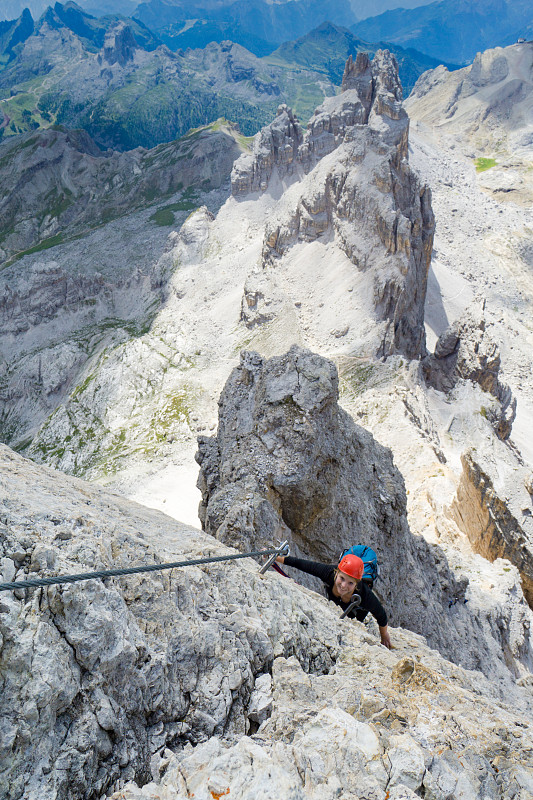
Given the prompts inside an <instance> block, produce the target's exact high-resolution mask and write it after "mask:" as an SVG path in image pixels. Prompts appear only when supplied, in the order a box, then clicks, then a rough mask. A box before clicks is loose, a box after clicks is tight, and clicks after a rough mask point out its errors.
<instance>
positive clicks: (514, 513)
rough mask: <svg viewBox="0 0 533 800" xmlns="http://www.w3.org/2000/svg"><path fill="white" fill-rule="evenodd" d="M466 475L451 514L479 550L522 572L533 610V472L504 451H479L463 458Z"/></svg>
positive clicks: (524, 590) (475, 449) (502, 448)
mask: <svg viewBox="0 0 533 800" xmlns="http://www.w3.org/2000/svg"><path fill="white" fill-rule="evenodd" d="M462 467H463V470H462V473H461V480H460V483H459V486H458V488H457V492H456V496H455V498H454V501H453V503H452V506H451V515H452V517H453V519H454V520H455V521H456V522H457V524H458V526H459V527H460V528H461V530H462V531H464V532H465V533H466V535H467V536H468V538H469V539H470V541H471V542H472V545H473V547H474V550H475V551H476V552H478V553H481V555H483V556H484V557H485V558H488V559H490V560H491V561H494V560H495V559H497V558H507V559H508V560H509V561H510V562H511V563H512V564H515V565H516V567H517V569H518V570H519V572H520V576H521V579H522V588H523V592H524V595H525V597H526V598H527V600H528V602H529V605H530V606H532V607H533V519H532V513H531V495H532V494H533V491H532V490H533V486H532V483H531V472H530V470H528V469H527V468H525V467H524V466H522V465H517V464H516V462H515V461H514V460H513V459H511V458H510V456H509V453H508V452H507V451H506V449H505V448H504V447H499V448H498V449H497V451H496V453H491V452H490V451H487V449H485V448H473V449H472V450H470V451H468V452H466V453H465V454H464V455H463V457H462Z"/></svg>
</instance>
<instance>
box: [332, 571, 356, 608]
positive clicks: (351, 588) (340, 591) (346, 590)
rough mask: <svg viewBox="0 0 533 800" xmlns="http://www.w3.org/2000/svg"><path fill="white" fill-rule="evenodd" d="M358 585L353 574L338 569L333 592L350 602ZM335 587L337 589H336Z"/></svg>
mask: <svg viewBox="0 0 533 800" xmlns="http://www.w3.org/2000/svg"><path fill="white" fill-rule="evenodd" d="M356 587H357V581H356V580H355V578H352V576H351V575H347V574H346V573H345V572H341V571H340V570H337V575H336V576H335V583H334V584H333V594H335V595H337V597H340V598H341V599H342V600H344V602H348V600H349V599H350V598H351V596H352V594H353V593H354V592H355V589H356ZM335 589H336V590H337V591H335Z"/></svg>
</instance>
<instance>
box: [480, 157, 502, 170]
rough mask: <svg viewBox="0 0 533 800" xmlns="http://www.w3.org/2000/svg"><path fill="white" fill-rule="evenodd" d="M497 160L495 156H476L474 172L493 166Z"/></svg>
mask: <svg viewBox="0 0 533 800" xmlns="http://www.w3.org/2000/svg"><path fill="white" fill-rule="evenodd" d="M497 163H498V162H497V161H496V159H495V158H482V157H480V158H476V160H475V161H474V164H475V165H476V172H485V171H486V170H487V169H491V168H492V167H495V166H496V164H497Z"/></svg>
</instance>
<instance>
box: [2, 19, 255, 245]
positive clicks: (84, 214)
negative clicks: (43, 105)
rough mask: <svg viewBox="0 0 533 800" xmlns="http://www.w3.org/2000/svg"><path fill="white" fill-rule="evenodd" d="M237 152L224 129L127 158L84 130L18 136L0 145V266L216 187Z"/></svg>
mask: <svg viewBox="0 0 533 800" xmlns="http://www.w3.org/2000/svg"><path fill="white" fill-rule="evenodd" d="M126 30H129V29H126ZM240 152H241V151H240V148H239V145H238V143H237V141H236V132H235V130H234V129H233V128H232V127H231V126H226V125H222V126H221V128H220V130H211V129H210V128H206V129H204V130H200V131H198V132H196V134H194V135H192V136H190V137H187V139H186V140H178V141H176V142H171V143H169V144H163V145H159V146H158V147H156V148H153V149H152V150H144V149H143V148H137V149H135V150H130V151H128V152H125V153H119V152H117V151H112V150H107V151H103V150H101V149H100V148H99V147H98V146H97V145H96V144H95V142H94V141H93V139H91V137H90V136H89V134H88V133H86V132H85V131H81V130H77V131H69V130H67V129H66V128H60V127H58V128H54V129H52V128H50V129H48V130H45V131H38V132H33V133H29V134H25V135H24V136H22V137H13V138H12V139H11V140H8V141H5V142H2V143H1V144H0V217H1V220H2V222H1V225H0V259H1V260H8V259H9V258H10V257H12V256H13V255H15V254H17V253H20V252H23V251H25V250H28V249H30V248H32V247H35V246H38V245H39V244H40V243H41V242H42V241H43V240H51V241H49V244H51V243H53V241H54V240H55V241H56V242H59V241H61V240H62V239H63V237H65V238H66V237H67V236H68V238H72V237H73V236H74V235H75V234H79V233H80V232H86V231H87V229H90V228H94V227H96V226H97V225H101V224H103V223H105V222H109V221H110V220H111V219H115V218H116V217H120V216H121V215H123V214H126V213H128V212H131V211H133V210H135V209H137V208H141V207H143V206H145V205H148V204H149V203H150V201H151V200H153V199H154V198H156V197H158V198H163V197H165V196H166V195H171V194H174V193H175V192H177V191H179V190H180V189H183V188H187V187H189V186H191V185H193V184H195V183H199V182H201V181H204V184H203V186H204V187H205V189H209V188H215V187H219V186H221V185H222V184H223V183H224V182H225V181H226V180H227V179H228V177H229V174H230V172H231V168H232V165H233V162H234V161H235V158H236V157H237V156H238V155H239V154H240Z"/></svg>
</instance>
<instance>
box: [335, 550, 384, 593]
mask: <svg viewBox="0 0 533 800" xmlns="http://www.w3.org/2000/svg"><path fill="white" fill-rule="evenodd" d="M348 554H351V555H354V556H359V558H360V559H361V560H362V561H363V563H364V565H365V569H364V572H363V580H364V581H365V583H368V584H369V586H370V588H372V586H373V585H374V582H375V581H377V579H378V576H379V566H378V557H377V555H376V553H375V551H374V550H372V548H371V547H367V546H366V545H364V544H356V545H354V546H353V547H348V548H346V550H343V551H342V553H341V558H344V556H346V555H348ZM339 561H340V559H339Z"/></svg>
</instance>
